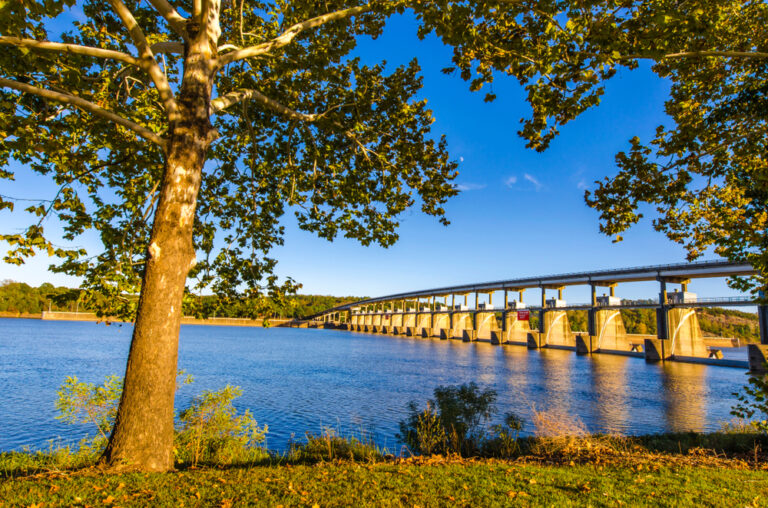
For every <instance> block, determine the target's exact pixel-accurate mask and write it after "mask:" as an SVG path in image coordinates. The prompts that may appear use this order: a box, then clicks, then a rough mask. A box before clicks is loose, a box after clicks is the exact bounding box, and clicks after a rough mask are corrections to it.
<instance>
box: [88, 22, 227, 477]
mask: <svg viewBox="0 0 768 508" xmlns="http://www.w3.org/2000/svg"><path fill="white" fill-rule="evenodd" d="M217 12H218V11H217ZM217 23H218V22H217ZM198 30H199V26H198V25H197V24H196V23H194V22H189V23H188V24H187V31H188V33H189V35H190V40H191V42H190V43H188V44H187V45H186V46H185V55H184V76H183V78H182V83H181V89H180V91H179V97H178V109H177V110H176V111H173V112H169V122H170V129H169V133H170V135H169V137H168V146H167V148H166V163H165V171H164V172H163V180H162V182H161V186H160V200H159V202H158V205H157V211H156V212H155V221H154V223H153V225H152V235H151V238H150V243H149V248H148V249H147V264H146V268H145V272H144V279H143V281H142V286H141V296H140V298H139V308H138V313H137V316H136V325H135V328H134V330H133V338H132V340H131V349H130V351H129V353H128V365H127V367H126V371H125V381H124V384H123V394H122V396H121V398H120V406H119V407H118V411H117V417H116V418H115V426H114V429H113V430H112V436H111V437H110V440H109V444H108V445H107V449H106V450H105V451H104V455H103V457H102V460H103V461H105V462H106V463H108V464H109V465H111V466H114V467H127V468H129V469H136V470H142V471H168V470H170V469H173V435H174V429H173V426H174V411H173V399H174V395H175V392H176V371H177V360H178V351H179V328H180V326H181V303H182V298H183V296H184V287H185V285H186V281H187V274H188V273H189V270H190V269H191V268H192V267H193V266H194V263H195V249H194V245H193V236H192V233H193V226H194V222H195V209H196V206H197V195H198V192H199V190H200V181H201V179H202V172H203V165H204V164H205V158H206V154H207V152H208V147H209V145H210V143H211V141H212V140H213V138H214V135H215V131H214V130H213V128H212V126H211V122H210V102H211V91H212V88H213V76H214V74H215V72H216V47H215V42H214V41H213V40H212V39H211V38H210V37H209V35H210V34H209V32H208V31H198ZM212 134H214V135H212Z"/></svg>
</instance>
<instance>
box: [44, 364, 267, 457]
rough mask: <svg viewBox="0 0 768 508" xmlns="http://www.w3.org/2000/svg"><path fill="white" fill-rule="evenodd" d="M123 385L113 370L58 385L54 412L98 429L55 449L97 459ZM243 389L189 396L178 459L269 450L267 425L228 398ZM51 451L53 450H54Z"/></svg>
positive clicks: (181, 414)
mask: <svg viewBox="0 0 768 508" xmlns="http://www.w3.org/2000/svg"><path fill="white" fill-rule="evenodd" d="M178 375H179V382H178V383H179V384H189V383H191V382H192V378H191V376H187V375H186V374H185V373H184V372H183V371H181V372H179V374H178ZM122 389H123V380H122V379H121V378H120V377H118V376H115V375H112V376H107V377H106V378H105V379H104V383H103V384H102V385H99V386H96V385H94V384H92V383H83V382H80V381H78V379H77V378H76V377H68V378H67V379H66V380H65V381H64V384H62V385H61V388H59V392H58V395H59V397H58V400H57V401H56V408H57V409H58V410H59V411H60V413H61V414H60V415H58V416H57V417H56V418H58V419H61V420H65V421H67V422H69V423H72V424H76V423H90V424H93V426H94V427H95V428H96V434H95V435H93V436H91V435H88V436H86V437H84V438H83V440H82V441H81V442H80V444H79V446H78V448H77V449H76V450H75V451H72V450H70V448H69V447H66V448H57V450H55V451H56V453H57V454H62V453H63V454H71V455H75V456H77V457H80V458H82V457H88V458H90V459H92V460H93V461H95V460H96V458H97V457H98V456H99V455H100V454H101V452H102V451H103V450H104V447H105V446H106V444H107V441H108V440H109V433H110V432H111V430H112V426H113V424H114V421H115V416H116V415H117V405H118V402H119V401H120V395H121V394H122ZM241 395H242V390H241V389H240V388H239V387H237V386H226V387H225V388H223V389H221V390H219V391H204V392H203V393H202V394H201V395H199V396H197V397H195V398H194V399H192V403H191V405H190V406H189V407H188V408H186V409H183V410H181V411H179V419H178V424H177V427H176V435H175V440H174V441H175V443H174V444H175V448H174V450H175V454H176V460H177V462H178V463H179V464H180V465H191V466H192V467H196V466H197V465H198V464H201V463H205V464H210V465H228V464H235V463H244V462H254V461H258V460H261V459H263V458H265V457H267V456H268V453H267V452H266V450H264V448H263V447H262V443H263V442H264V436H265V435H266V433H267V426H266V425H265V426H263V427H259V426H258V424H257V423H256V420H254V419H253V416H252V415H251V413H250V411H245V413H243V414H242V415H238V413H237V409H236V408H235V407H234V406H233V404H232V401H233V400H234V399H236V398H237V397H239V396H241ZM49 454H51V455H53V451H51V452H49ZM77 460H80V459H79V458H78V459H77Z"/></svg>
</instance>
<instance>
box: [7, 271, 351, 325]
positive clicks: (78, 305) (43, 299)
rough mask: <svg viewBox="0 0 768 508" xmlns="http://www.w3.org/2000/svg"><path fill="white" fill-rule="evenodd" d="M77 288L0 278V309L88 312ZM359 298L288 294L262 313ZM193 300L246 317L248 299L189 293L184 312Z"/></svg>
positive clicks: (318, 308)
mask: <svg viewBox="0 0 768 508" xmlns="http://www.w3.org/2000/svg"><path fill="white" fill-rule="evenodd" d="M80 297H81V291H80V290H79V289H73V288H66V287H61V286H59V287H56V286H54V285H53V284H49V283H45V284H42V285H40V286H39V287H32V286H30V285H29V284H25V283H23V282H14V281H9V280H6V281H3V282H0V312H10V313H22V314H39V313H41V312H42V311H44V310H49V309H50V310H52V311H64V312H75V311H77V310H79V311H80V312H89V311H90V310H91V309H89V308H88V306H87V305H86V304H85V303H83V301H82V300H81V299H80ZM360 299H361V298H358V297H354V296H345V297H339V296H321V295H290V296H287V297H286V298H285V299H284V300H282V301H281V302H280V303H276V302H272V301H270V302H269V304H268V305H261V306H260V308H264V309H265V310H264V314H265V315H268V317H275V318H294V317H304V316H311V315H313V314H317V313H318V312H322V311H323V310H325V309H330V308H332V307H335V306H337V305H343V304H345V303H348V302H354V301H357V300H360ZM194 304H197V306H198V307H199V306H200V305H202V306H203V307H204V308H205V309H206V313H207V314H208V315H212V316H217V317H250V316H251V315H252V313H249V310H250V309H249V308H248V307H249V306H250V305H252V303H251V302H248V301H245V300H239V299H234V300H230V301H228V302H227V303H226V305H224V304H221V303H220V302H219V300H218V298H217V297H216V296H202V297H191V298H187V299H185V305H184V314H185V315H193V314H195V309H193V307H194V306H195V305H194Z"/></svg>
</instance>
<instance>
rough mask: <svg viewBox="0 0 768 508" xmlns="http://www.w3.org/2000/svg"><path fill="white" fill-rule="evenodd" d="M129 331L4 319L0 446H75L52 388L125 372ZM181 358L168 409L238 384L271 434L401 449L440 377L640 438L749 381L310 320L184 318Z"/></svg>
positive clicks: (525, 412) (688, 368)
mask: <svg viewBox="0 0 768 508" xmlns="http://www.w3.org/2000/svg"><path fill="white" fill-rule="evenodd" d="M130 332H131V329H130V326H124V327H121V328H117V327H109V328H107V327H105V326H103V325H102V326H100V325H96V324H93V323H63V322H59V323H57V322H48V321H46V322H43V321H33V320H16V319H4V320H0V397H2V401H3V402H2V407H1V410H0V450H8V449H14V448H18V447H20V446H23V445H31V446H33V447H39V446H45V445H46V440H48V439H52V438H56V437H57V436H60V437H62V438H63V439H64V440H65V441H77V440H78V439H79V438H80V437H81V436H82V435H83V433H84V432H85V431H86V430H87V427H86V426H80V427H77V426H68V425H65V424H64V423H62V422H60V421H57V420H55V419H54V416H55V414H56V413H55V409H54V402H55V399H56V389H57V387H58V386H59V385H60V384H61V382H62V381H63V380H64V378H65V377H66V376H70V375H77V376H78V377H79V378H80V379H81V380H83V381H87V382H101V381H102V380H103V378H104V377H105V376H106V375H109V374H113V373H117V374H121V373H122V372H123V370H124V368H125V357H126V355H127V351H128V342H129V340H130ZM179 366H180V367H181V368H183V369H185V370H187V371H188V372H190V373H191V374H193V375H194V377H195V379H196V382H195V383H194V384H193V385H191V386H186V387H184V388H183V389H182V390H181V391H180V392H179V394H178V396H177V406H178V407H182V406H184V405H186V404H187V403H188V401H189V399H190V398H191V397H192V396H193V395H195V394H197V393H199V392H200V391H202V390H206V389H207V390H215V389H219V388H221V387H223V386H224V385H226V384H232V385H239V386H241V387H242V388H243V392H244V395H243V397H242V398H240V399H238V400H237V401H236V405H237V407H238V408H240V409H245V408H248V409H250V410H251V411H252V412H253V414H254V415H255V417H256V419H257V420H258V421H259V423H262V424H263V423H266V424H268V425H269V429H270V431H269V435H268V443H269V445H270V446H271V447H273V448H275V449H284V448H285V447H286V446H287V443H288V441H289V440H290V438H291V434H294V435H295V436H297V438H301V437H303V435H304V433H305V432H307V431H310V432H315V433H316V432H319V431H320V430H321V429H322V427H323V426H331V427H334V428H338V429H339V430H341V431H342V432H348V431H359V430H360V429H367V430H368V431H371V432H373V434H374V437H375V438H376V439H377V440H378V442H379V444H381V445H383V446H387V447H389V448H390V449H397V447H398V444H397V442H396V440H395V434H396V433H397V431H398V427H397V424H398V422H399V421H400V420H401V419H402V418H404V417H405V415H406V407H407V404H408V402H409V401H410V400H416V401H418V402H420V403H422V404H423V402H424V401H425V400H427V399H428V398H430V397H432V392H433V390H434V388H435V387H436V386H439V385H456V384H460V383H466V382H469V381H475V382H477V383H478V384H479V385H481V386H483V387H490V388H493V389H495V390H496V391H497V392H498V394H499V397H498V409H499V413H500V414H503V413H504V412H507V411H512V412H514V413H516V414H518V415H520V416H521V417H523V419H524V420H526V422H527V424H526V427H527V429H528V430H531V424H530V422H531V414H532V410H533V409H534V408H535V409H537V410H554V411H557V412H560V413H566V414H568V415H569V416H573V417H574V418H578V419H580V420H581V421H582V422H583V423H584V424H585V425H586V426H587V428H588V429H589V430H591V431H603V432H619V433H634V434H638V433H650V432H661V431H664V430H714V429H717V428H718V427H719V425H720V422H721V421H724V420H727V419H729V410H730V407H731V406H732V405H733V403H734V402H735V397H734V396H733V395H732V393H733V392H735V391H737V390H738V389H739V387H740V386H742V385H743V384H744V383H745V381H746V376H745V375H744V372H743V371H741V370H739V369H729V368H722V367H707V366H701V365H689V364H669V363H668V364H647V363H645V361H643V359H641V358H628V357H622V356H612V355H593V356H592V357H589V356H577V355H576V354H574V353H573V352H571V351H562V350H540V351H531V350H528V349H527V348H526V347H521V346H513V345H508V346H492V345H490V344H486V343H472V344H467V343H463V342H461V341H457V340H448V341H446V340H442V341H441V340H439V339H421V338H401V337H391V336H385V335H371V334H360V333H348V332H336V331H331V330H306V329H302V330H299V329H269V330H263V329H257V328H227V327H203V326H190V327H182V332H181V347H180V355H179Z"/></svg>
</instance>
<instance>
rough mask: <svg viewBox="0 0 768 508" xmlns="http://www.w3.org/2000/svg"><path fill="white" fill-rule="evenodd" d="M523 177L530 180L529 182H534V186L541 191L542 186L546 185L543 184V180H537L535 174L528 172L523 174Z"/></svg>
mask: <svg viewBox="0 0 768 508" xmlns="http://www.w3.org/2000/svg"><path fill="white" fill-rule="evenodd" d="M523 178H525V179H526V180H528V181H529V182H531V183H532V184H533V186H534V187H536V190H537V191H540V190H541V188H542V187H544V186H543V185H542V184H541V182H539V181H538V180H537V179H536V178H535V177H534V176H533V175H529V174H528V173H525V174H524V175H523Z"/></svg>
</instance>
